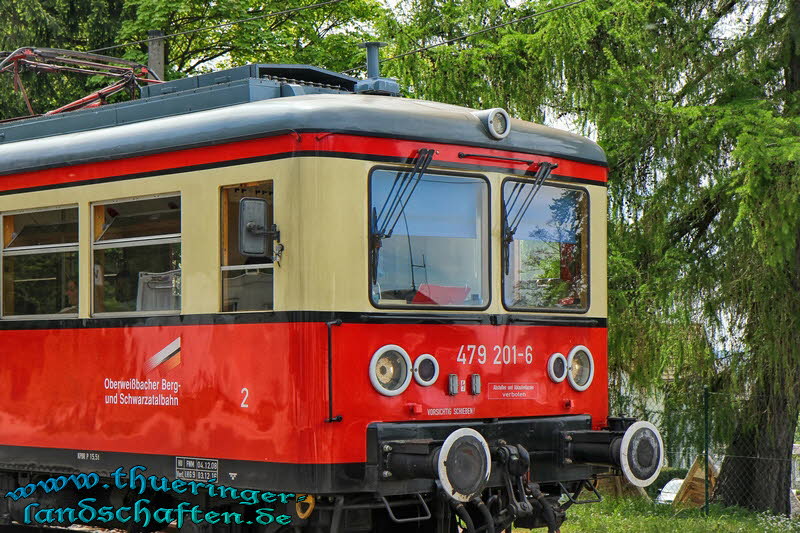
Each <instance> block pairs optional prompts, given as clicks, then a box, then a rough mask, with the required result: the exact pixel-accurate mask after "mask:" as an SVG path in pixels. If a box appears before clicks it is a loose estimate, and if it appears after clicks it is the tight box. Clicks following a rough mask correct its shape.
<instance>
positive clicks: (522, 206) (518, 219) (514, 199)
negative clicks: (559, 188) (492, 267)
mask: <svg viewBox="0 0 800 533" xmlns="http://www.w3.org/2000/svg"><path fill="white" fill-rule="evenodd" d="M557 167H558V163H548V162H542V163H539V168H538V169H537V170H536V174H535V175H534V181H533V184H532V186H531V187H530V188H529V189H528V191H527V193H526V194H525V196H523V195H522V192H523V190H524V189H525V187H527V186H528V185H530V183H525V182H521V181H518V182H515V183H514V188H513V189H511V194H509V195H508V199H507V200H506V201H505V202H504V203H503V270H504V272H505V273H506V274H508V272H509V267H510V258H511V243H512V242H514V234H515V233H516V232H517V229H518V228H519V225H520V223H522V220H523V219H524V218H525V213H527V212H528V208H529V207H530V206H531V203H533V199H534V198H535V197H536V194H537V193H538V192H539V189H541V188H542V185H543V184H544V182H545V180H546V179H547V178H548V177H550V173H551V172H552V171H553V169H555V168H557ZM520 199H521V201H520ZM518 202H519V207H518V208H517V211H516V212H514V207H515V206H516V205H517V203H518Z"/></svg>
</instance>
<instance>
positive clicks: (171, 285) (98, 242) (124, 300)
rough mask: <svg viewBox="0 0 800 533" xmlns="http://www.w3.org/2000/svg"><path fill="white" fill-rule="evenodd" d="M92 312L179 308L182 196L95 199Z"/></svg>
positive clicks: (176, 309)
mask: <svg viewBox="0 0 800 533" xmlns="http://www.w3.org/2000/svg"><path fill="white" fill-rule="evenodd" d="M92 212H93V214H94V239H93V244H92V249H93V255H94V312H95V313H135V312H144V311H147V312H151V313H152V312H154V311H155V312H158V311H164V312H166V311H171V312H175V311H180V308H181V198H180V196H178V195H163V196H162V195H159V196H151V197H148V198H142V199H138V200H123V201H113V202H104V203H101V204H95V205H94V206H93V209H92Z"/></svg>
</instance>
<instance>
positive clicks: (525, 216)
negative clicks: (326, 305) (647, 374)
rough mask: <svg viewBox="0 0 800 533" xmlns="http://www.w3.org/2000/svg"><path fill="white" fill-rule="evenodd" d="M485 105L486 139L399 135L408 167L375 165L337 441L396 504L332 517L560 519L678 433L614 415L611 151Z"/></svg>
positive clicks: (633, 474)
mask: <svg viewBox="0 0 800 533" xmlns="http://www.w3.org/2000/svg"><path fill="white" fill-rule="evenodd" d="M426 105H428V106H432V105H434V104H430V103H427V104H426ZM440 109H441V116H443V117H444V116H447V115H452V114H453V111H454V110H455V109H456V108H451V107H450V106H440ZM458 109H462V108H458ZM471 115H472V117H474V118H476V119H477V120H474V122H473V123H472V124H471V126H472V127H473V128H474V130H475V131H477V132H482V133H483V134H484V135H485V136H486V139H487V143H486V145H484V146H478V145H476V144H477V143H474V140H472V142H471V143H470V144H467V143H464V144H461V145H453V144H443V143H435V142H427V143H426V142H407V141H390V140H385V141H382V145H383V146H384V147H385V150H386V151H387V152H389V151H393V150H394V151H396V152H395V153H404V154H405V155H406V157H405V158H404V159H405V160H404V161H403V163H402V164H391V163H389V164H386V163H384V164H380V163H379V164H374V163H373V164H371V165H370V164H366V165H364V166H363V167H362V170H361V174H362V175H365V176H366V186H363V185H362V187H361V188H362V189H364V190H365V191H366V202H365V205H366V208H364V207H363V206H362V207H361V208H360V209H359V208H358V206H357V205H356V204H355V203H354V204H353V209H354V210H355V211H356V212H357V215H354V218H358V219H360V220H361V222H360V223H361V224H362V228H363V229H362V230H361V231H360V232H358V231H355V232H348V238H351V237H350V235H353V234H355V235H358V236H360V237H361V239H362V244H361V246H360V248H359V250H358V252H357V254H356V256H357V259H355V260H353V255H352V254H347V255H348V257H349V259H348V260H346V261H350V262H351V264H352V263H359V262H360V263H361V264H360V265H359V266H358V267H357V268H354V269H353V270H352V272H354V273H357V274H360V276H356V277H358V278H359V279H361V280H362V283H363V285H362V286H361V290H362V292H361V294H358V295H356V296H354V297H353V298H352V306H353V307H354V308H358V309H360V311H361V312H359V313H358V314H353V315H346V316H343V319H339V320H335V321H331V322H330V323H328V325H327V335H328V356H329V360H330V364H331V366H330V374H329V379H330V383H331V386H330V389H329V390H330V397H329V398H328V408H329V411H328V413H327V418H326V420H327V424H330V425H332V426H339V427H340V428H341V435H348V437H347V438H346V439H344V440H341V441H336V440H333V441H331V446H332V448H333V449H345V448H346V449H347V450H349V451H351V452H355V451H356V450H357V451H358V453H362V452H361V450H363V454H364V457H366V462H365V464H364V467H363V469H358V470H357V472H356V473H355V474H353V472H352V471H351V472H350V473H349V474H348V473H347V472H345V471H344V470H343V471H342V475H343V476H344V477H347V476H348V475H352V476H353V478H354V479H360V480H363V481H361V483H363V484H362V485H361V490H364V491H368V492H371V493H372V494H373V496H377V498H376V499H375V498H373V499H372V500H370V498H372V497H369V498H367V499H363V498H358V497H355V498H353V497H347V498H342V499H338V500H333V501H331V502H329V504H327V505H326V504H323V505H322V506H321V507H318V512H320V513H322V514H321V516H320V517H318V520H320V521H321V523H322V522H325V523H333V524H340V523H341V524H342V526H341V527H344V524H345V523H350V524H351V525H355V529H353V531H357V530H358V529H357V527H358V526H357V524H359V523H362V524H365V526H364V527H367V526H366V524H370V526H369V527H375V528H376V530H379V531H395V530H396V531H430V532H434V531H435V532H440V531H441V532H444V531H450V529H448V528H450V527H451V526H452V524H456V523H457V524H459V526H460V527H462V528H463V529H464V531H481V530H485V531H500V530H504V529H505V528H508V527H512V524H515V525H516V526H517V527H531V528H534V527H547V528H548V529H549V530H550V531H556V530H557V529H558V528H559V526H560V524H561V522H562V521H563V520H564V518H565V511H566V509H567V508H568V507H569V506H570V505H572V504H575V503H589V502H592V501H599V499H600V495H599V494H598V493H597V491H596V490H595V488H594V484H593V483H592V482H593V481H594V480H596V479H597V478H598V477H602V476H606V475H610V474H613V473H614V471H617V472H618V473H620V472H621V473H622V474H624V475H625V477H626V478H627V479H628V480H629V481H630V482H631V483H633V484H635V485H638V486H646V485H649V484H650V483H651V482H652V481H653V480H654V479H655V477H656V476H657V474H658V472H659V470H660V467H661V464H662V460H663V443H662V440H661V437H660V435H659V432H658V430H657V429H656V428H655V427H654V426H653V425H652V424H649V423H647V422H637V421H636V420H634V419H628V418H613V417H609V413H608V354H607V315H606V307H607V303H606V298H607V294H606V279H607V275H606V208H607V204H606V185H607V170H606V165H605V159H604V156H603V155H602V151H600V149H599V148H598V147H597V145H595V144H594V143H592V142H591V141H589V140H587V139H582V138H580V137H577V136H573V135H569V134H566V133H564V132H558V131H556V130H552V129H549V128H543V127H541V126H536V125H533V124H530V123H525V122H522V121H516V120H511V119H509V118H508V115H507V114H506V113H505V111H503V110H490V111H489V112H471ZM453 122H454V124H453V130H454V131H458V128H457V124H455V121H453ZM498 123H499V124H500V125H501V127H503V128H505V131H500V132H498V131H493V128H494V127H496V126H497V124H498ZM503 133H504V135H503ZM507 137H510V139H509V141H510V142H504V139H506V138H507ZM512 139H513V140H512ZM492 141H494V143H495V144H494V146H495V147H494V148H493V149H489V148H487V146H491V142H492ZM525 143H528V150H530V151H536V150H537V148H538V149H539V150H540V151H541V153H540V154H531V153H530V152H523V151H522V150H521V149H520V148H521V146H522V145H524V144H525ZM389 146H391V148H388V147H389ZM543 148H544V149H543ZM326 168H327V167H326ZM362 184H363V182H362ZM348 190H350V191H352V189H348ZM365 300H366V304H367V305H364V303H363V302H364V301H365ZM348 303H349V301H348V300H347V299H346V298H345V299H341V298H340V299H338V300H337V304H338V305H337V307H345V308H346V307H347V306H348V305H347V304H348ZM364 428H366V434H364V433H363V431H364ZM362 446H363V448H362ZM370 505H372V506H374V507H373V508H372V510H370V508H369V506H370ZM343 517H349V522H347V521H346V520H345V518H343ZM328 521H330V522H328ZM482 528H483V529H482ZM365 530H366V529H365Z"/></svg>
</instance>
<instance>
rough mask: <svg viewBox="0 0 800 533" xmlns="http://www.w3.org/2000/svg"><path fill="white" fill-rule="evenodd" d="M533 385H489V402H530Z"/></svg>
mask: <svg viewBox="0 0 800 533" xmlns="http://www.w3.org/2000/svg"><path fill="white" fill-rule="evenodd" d="M533 387H534V384H533V383H489V399H490V400H532V399H533V398H534V396H533Z"/></svg>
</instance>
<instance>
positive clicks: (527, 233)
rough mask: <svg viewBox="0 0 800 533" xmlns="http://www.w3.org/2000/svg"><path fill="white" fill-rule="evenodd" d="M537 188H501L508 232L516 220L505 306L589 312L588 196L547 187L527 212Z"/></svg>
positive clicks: (518, 184) (508, 249)
mask: <svg viewBox="0 0 800 533" xmlns="http://www.w3.org/2000/svg"><path fill="white" fill-rule="evenodd" d="M534 186H535V185H534V184H533V183H530V182H523V181H518V180H507V181H506V182H505V183H504V184H503V201H504V205H505V220H504V221H503V224H504V227H506V228H508V224H509V220H511V221H514V220H517V221H518V223H517V224H516V226H515V227H513V228H511V229H512V230H513V234H512V232H508V233H507V236H506V243H504V246H505V250H504V254H506V257H507V260H506V264H507V265H508V268H507V271H506V272H505V273H504V277H503V301H504V303H505V305H506V307H507V308H509V309H564V310H567V309H569V310H580V311H583V310H586V309H588V303H589V289H588V255H589V253H588V242H589V239H588V232H589V227H588V220H589V216H588V215H589V210H588V195H587V193H586V191H584V190H581V189H573V188H566V187H556V186H550V185H544V186H542V187H541V189H539V191H538V192H537V193H536V194H535V196H533V199H532V200H531V201H530V205H528V206H527V207H525V206H524V205H523V204H522V202H519V201H517V202H515V201H514V199H515V198H526V197H527V196H528V193H529V192H530V191H531V190H532V189H533V187H534Z"/></svg>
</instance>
